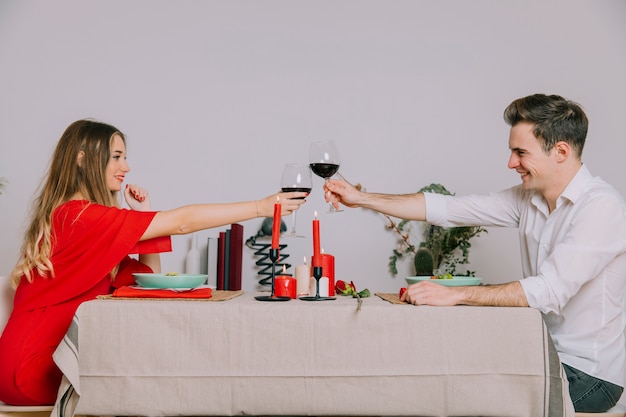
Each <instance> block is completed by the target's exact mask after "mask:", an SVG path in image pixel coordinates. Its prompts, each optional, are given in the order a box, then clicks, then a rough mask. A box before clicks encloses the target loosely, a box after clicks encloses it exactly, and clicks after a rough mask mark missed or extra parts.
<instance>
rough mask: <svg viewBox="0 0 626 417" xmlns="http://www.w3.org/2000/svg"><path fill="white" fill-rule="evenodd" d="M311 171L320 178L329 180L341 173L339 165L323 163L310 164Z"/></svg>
mask: <svg viewBox="0 0 626 417" xmlns="http://www.w3.org/2000/svg"><path fill="white" fill-rule="evenodd" d="M309 166H310V167H311V171H313V173H314V174H315V175H317V176H318V177H322V178H324V179H328V178H330V177H332V176H333V175H335V174H336V173H337V171H339V164H326V163H321V162H316V163H311V164H309Z"/></svg>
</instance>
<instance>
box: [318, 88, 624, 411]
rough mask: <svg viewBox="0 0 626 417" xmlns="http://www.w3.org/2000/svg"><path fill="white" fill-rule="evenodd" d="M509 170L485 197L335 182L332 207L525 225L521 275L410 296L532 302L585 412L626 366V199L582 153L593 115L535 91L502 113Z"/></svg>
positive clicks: (412, 299)
mask: <svg viewBox="0 0 626 417" xmlns="http://www.w3.org/2000/svg"><path fill="white" fill-rule="evenodd" d="M504 119H505V121H506V122H507V123H508V124H509V125H510V126H511V130H510V134H509V148H510V150H511V155H510V158H509V164H508V166H509V168H510V169H514V170H516V171H517V172H518V173H519V174H520V178H521V181H522V184H521V185H518V186H515V187H512V188H509V189H506V190H503V191H500V192H496V193H493V194H489V195H485V196H477V195H471V196H465V197H456V196H444V195H440V194H423V193H417V194H403V195H391V194H377V193H367V192H364V191H360V190H358V189H357V188H355V187H354V186H352V185H350V184H349V183H347V182H345V181H341V180H331V181H330V182H328V183H327V184H326V185H325V188H326V191H327V192H328V193H327V194H326V198H327V199H328V200H330V201H332V202H333V204H334V205H335V206H338V204H339V203H342V204H344V205H346V206H348V207H363V208H368V209H372V210H375V211H378V212H381V213H385V214H388V215H391V216H395V217H399V218H403V219H411V220H419V221H428V222H430V223H433V224H436V225H440V226H445V227H455V226H501V227H517V228H519V238H520V246H521V249H522V267H523V273H524V279H521V280H519V281H514V282H509V283H506V284H500V285H484V286H474V287H470V286H468V287H446V286H443V285H439V284H436V283H434V282H429V281H423V282H419V283H417V284H414V285H411V286H410V287H409V288H408V289H407V291H406V292H405V293H404V294H403V296H402V298H403V300H405V301H407V302H409V303H411V304H415V305H420V304H428V305H456V304H467V305H488V306H519V307H532V308H536V309H538V310H540V311H541V312H542V314H543V317H544V320H545V322H546V325H547V326H548V330H549V331H550V334H551V337H552V339H553V341H554V344H555V347H556V350H557V351H558V353H559V357H560V359H561V362H562V364H563V367H564V369H565V372H566V374H567V376H568V381H569V390H570V396H571V397H572V402H573V404H574V409H575V410H576V411H579V412H603V411H606V410H608V409H610V408H611V407H613V406H614V405H615V404H616V403H617V401H618V400H619V398H620V396H621V394H622V392H623V385H624V379H625V376H626V375H625V373H626V350H625V341H624V326H625V316H624V303H625V301H624V293H625V290H626V204H625V203H624V199H623V198H622V196H621V195H620V194H619V193H618V192H617V190H615V189H614V188H613V187H612V186H610V185H609V184H607V183H606V182H604V181H603V180H601V179H600V178H598V177H592V176H591V174H590V172H589V170H588V169H587V167H586V166H585V165H583V163H582V160H581V154H582V150H583V147H584V144H585V138H586V135H587V127H588V120H587V116H586V115H585V113H584V111H583V110H582V108H581V107H580V106H579V105H578V104H576V103H574V102H572V101H569V100H566V99H564V98H563V97H560V96H556V95H550V96H548V95H544V94H535V95H532V96H528V97H524V98H520V99H518V100H515V101H513V102H512V103H511V104H510V105H509V106H508V107H507V108H506V110H505V111H504Z"/></svg>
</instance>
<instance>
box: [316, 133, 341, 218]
mask: <svg viewBox="0 0 626 417" xmlns="http://www.w3.org/2000/svg"><path fill="white" fill-rule="evenodd" d="M339 165H341V158H340V157H339V150H338V149H337V145H336V144H335V141H333V140H321V141H317V142H312V143H311V145H310V146H309V166H310V167H311V171H313V173H314V174H315V175H317V176H318V177H322V178H324V181H328V180H329V179H330V177H332V176H333V175H335V173H337V171H339ZM338 211H342V210H337V209H335V207H334V206H333V205H332V203H331V204H330V208H329V209H328V212H329V213H335V212H338Z"/></svg>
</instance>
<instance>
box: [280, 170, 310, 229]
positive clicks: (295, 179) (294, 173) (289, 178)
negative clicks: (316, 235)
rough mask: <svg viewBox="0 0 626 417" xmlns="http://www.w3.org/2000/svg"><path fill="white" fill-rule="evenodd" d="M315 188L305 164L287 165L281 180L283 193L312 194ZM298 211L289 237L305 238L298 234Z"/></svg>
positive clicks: (295, 212) (294, 216)
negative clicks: (300, 192) (298, 192)
mask: <svg viewBox="0 0 626 417" xmlns="http://www.w3.org/2000/svg"><path fill="white" fill-rule="evenodd" d="M312 188H313V179H312V178H311V169H310V168H309V166H308V165H305V164H285V168H284V169H283V175H282V177H281V179H280V189H281V190H282V191H283V192H291V191H304V192H307V193H310V192H311V189H312ZM301 198H304V197H301ZM297 213H298V211H297V210H296V211H294V212H293V223H292V226H291V232H289V234H288V235H287V236H291V237H304V236H303V235H299V234H298V232H296V215H297Z"/></svg>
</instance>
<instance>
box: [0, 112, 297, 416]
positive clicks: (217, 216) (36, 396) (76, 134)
mask: <svg viewBox="0 0 626 417" xmlns="http://www.w3.org/2000/svg"><path fill="white" fill-rule="evenodd" d="M129 171H130V168H129V166H128V164H127V163H126V140H125V137H124V135H123V134H122V133H121V132H120V131H119V130H118V129H116V128H115V127H113V126H110V125H108V124H104V123H100V122H96V121H91V120H79V121H76V122H74V123H72V124H71V125H70V126H69V127H68V128H67V129H66V130H65V132H64V133H63V135H62V136H61V138H60V140H59V142H58V144H57V147H56V149H55V151H54V154H53V157H52V161H51V165H50V168H49V172H48V174H47V178H46V180H45V182H44V184H43V186H42V188H41V191H40V193H39V195H38V197H37V199H36V201H35V203H34V210H33V214H32V219H31V221H30V225H29V227H28V229H27V231H26V235H25V238H24V243H23V245H22V251H21V253H22V256H21V258H20V259H19V261H18V263H17V265H16V267H15V269H14V271H13V273H12V280H13V283H14V286H15V287H16V293H15V300H14V308H13V311H12V313H11V316H10V318H9V320H8V322H7V325H6V327H5V329H4V331H3V333H2V336H0V400H1V401H3V402H5V403H7V404H14V405H40V404H51V403H54V401H55V399H56V395H57V389H58V387H59V384H60V381H61V372H60V371H59V369H58V368H57V367H56V365H55V364H54V362H53V360H52V354H53V352H54V350H55V349H56V347H57V346H58V344H59V343H60V341H61V339H62V338H63V336H64V334H65V332H66V331H67V329H68V327H69V324H70V322H71V320H72V317H73V315H74V313H75V311H76V309H77V308H78V306H79V305H80V304H81V303H82V302H84V301H87V300H92V299H94V298H96V296H98V295H102V294H107V293H109V292H110V291H111V289H112V288H115V287H119V286H122V285H128V284H130V283H133V282H134V280H133V278H132V273H133V272H160V268H161V265H160V258H159V254H158V253H159V252H165V251H169V250H171V243H170V238H169V236H171V235H176V234H187V233H192V232H195V231H198V230H202V229H209V228H212V227H217V226H222V225H227V224H231V223H234V222H239V221H245V220H248V219H252V218H255V217H271V216H272V215H273V209H274V203H275V202H276V197H277V195H279V196H280V201H281V202H282V203H283V204H282V214H283V215H287V214H290V213H291V212H292V211H293V210H297V209H298V208H299V207H300V205H301V204H303V202H304V201H305V200H302V199H298V198H302V197H305V196H306V193H302V192H290V193H279V194H274V195H271V196H268V197H265V198H263V199H261V200H257V201H248V202H239V203H226V204H196V205H189V206H183V207H179V208H176V209H173V210H168V211H161V212H155V211H151V207H150V197H149V194H148V192H147V191H146V190H145V189H144V188H142V187H139V186H136V185H126V186H123V184H124V181H125V176H126V174H127V173H128V172H129ZM120 193H123V196H124V199H125V200H126V203H127V204H128V205H129V207H130V210H128V209H124V208H121V207H120V202H119V201H120V197H119V194H120ZM129 254H138V255H139V256H138V259H134V258H131V257H129V256H128V255H129ZM103 319H105V318H103Z"/></svg>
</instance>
